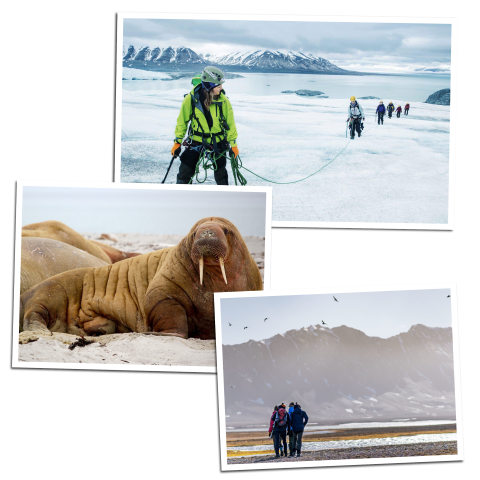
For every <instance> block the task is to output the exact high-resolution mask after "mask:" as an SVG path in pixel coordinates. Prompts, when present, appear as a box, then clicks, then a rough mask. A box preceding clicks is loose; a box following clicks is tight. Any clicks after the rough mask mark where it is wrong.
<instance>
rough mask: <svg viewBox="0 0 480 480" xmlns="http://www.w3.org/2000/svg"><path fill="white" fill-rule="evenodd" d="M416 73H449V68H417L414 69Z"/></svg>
mask: <svg viewBox="0 0 480 480" xmlns="http://www.w3.org/2000/svg"><path fill="white" fill-rule="evenodd" d="M415 71H416V72H425V73H450V69H449V68H438V67H436V68H429V67H423V68H417V69H415Z"/></svg>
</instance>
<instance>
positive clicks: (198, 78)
mask: <svg viewBox="0 0 480 480" xmlns="http://www.w3.org/2000/svg"><path fill="white" fill-rule="evenodd" d="M201 81H202V75H201V74H200V73H199V74H198V75H195V76H194V77H193V78H192V85H193V86H194V87H196V86H197V85H198V84H199V83H201Z"/></svg>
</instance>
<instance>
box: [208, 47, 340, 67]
mask: <svg viewBox="0 0 480 480" xmlns="http://www.w3.org/2000/svg"><path fill="white" fill-rule="evenodd" d="M206 58H207V60H208V61H209V62H212V63H214V64H216V65H232V66H241V67H248V68H252V67H255V68H265V69H274V70H299V71H319V72H320V71H321V72H332V73H334V72H344V71H345V70H343V69H341V68H339V67H337V66H336V65H334V64H333V63H331V62H329V61H328V60H325V59H324V58H322V57H317V56H315V55H312V54H310V53H301V52H280V51H276V50H273V51H271V50H255V51H249V52H245V53H240V52H236V53H230V54H228V55H223V56H208V57H206Z"/></svg>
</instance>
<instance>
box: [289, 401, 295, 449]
mask: <svg viewBox="0 0 480 480" xmlns="http://www.w3.org/2000/svg"><path fill="white" fill-rule="evenodd" d="M294 405H295V404H294V403H293V402H290V405H288V415H289V417H290V425H289V426H288V449H289V450H290V456H291V457H293V456H294V455H295V454H294V453H293V429H292V413H293V407H294Z"/></svg>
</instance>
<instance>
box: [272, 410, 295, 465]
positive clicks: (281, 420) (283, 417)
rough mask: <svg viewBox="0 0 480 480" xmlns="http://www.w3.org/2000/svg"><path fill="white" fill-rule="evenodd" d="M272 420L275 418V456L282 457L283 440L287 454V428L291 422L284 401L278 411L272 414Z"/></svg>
mask: <svg viewBox="0 0 480 480" xmlns="http://www.w3.org/2000/svg"><path fill="white" fill-rule="evenodd" d="M271 420H273V434H274V435H275V458H280V454H279V450H280V443H281V442H282V441H283V449H284V450H285V456H287V454H288V449H287V428H288V426H289V424H290V417H289V415H288V412H287V410H286V406H285V404H284V403H282V404H281V405H279V406H278V411H276V412H275V413H274V414H273V415H272V418H271ZM282 455H283V452H282Z"/></svg>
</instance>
